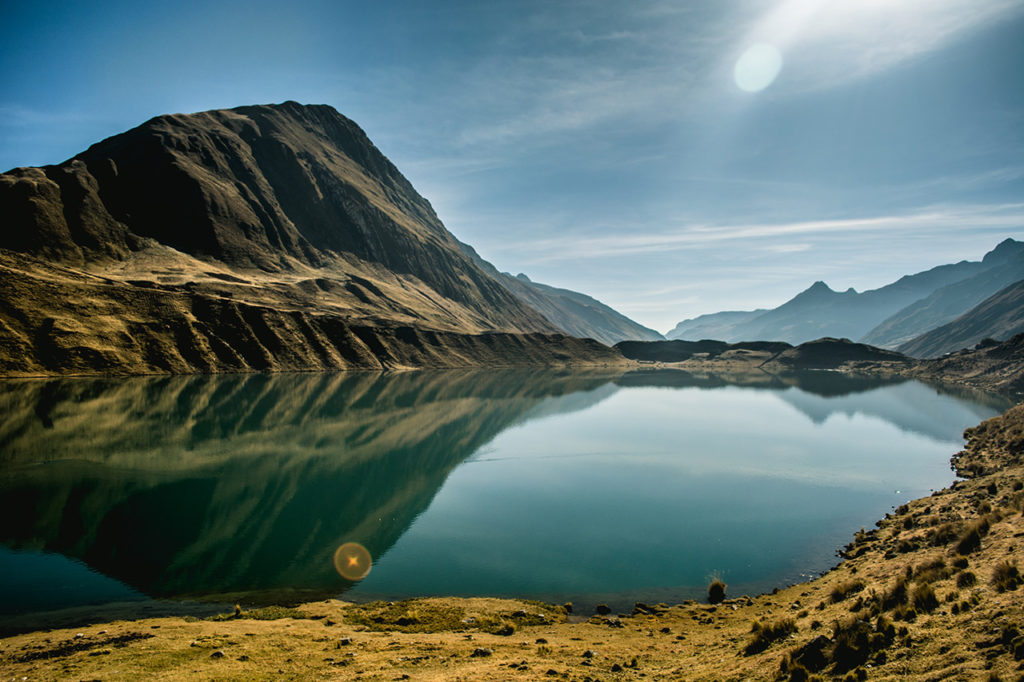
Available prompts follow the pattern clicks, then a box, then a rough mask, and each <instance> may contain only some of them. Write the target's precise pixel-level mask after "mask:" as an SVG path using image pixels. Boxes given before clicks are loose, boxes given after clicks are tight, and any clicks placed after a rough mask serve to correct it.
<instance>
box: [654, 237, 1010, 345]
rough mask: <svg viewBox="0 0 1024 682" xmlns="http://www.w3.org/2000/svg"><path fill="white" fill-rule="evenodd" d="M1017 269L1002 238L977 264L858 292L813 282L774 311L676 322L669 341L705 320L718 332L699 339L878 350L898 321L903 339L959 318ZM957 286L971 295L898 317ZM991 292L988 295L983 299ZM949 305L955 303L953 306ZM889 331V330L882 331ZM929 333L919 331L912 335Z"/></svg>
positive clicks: (939, 269) (921, 274)
mask: <svg viewBox="0 0 1024 682" xmlns="http://www.w3.org/2000/svg"><path fill="white" fill-rule="evenodd" d="M1017 269H1024V243H1021V242H1017V241H1014V240H1012V239H1007V240H1005V241H1004V242H1002V243H1001V244H999V245H998V246H997V247H996V248H995V249H994V250H993V251H991V252H989V253H988V254H986V256H985V258H984V259H983V260H982V261H981V262H971V261H961V262H959V263H953V264H949V265H940V266H938V267H935V268H932V269H930V270H926V271H924V272H919V273H917V274H914V275H907V276H904V277H901V278H900V279H899V280H897V281H896V282H893V283H892V284H888V285H886V286H884V287H880V288H878V289H873V290H870V291H865V292H862V293H858V292H857V291H855V290H854V289H847V290H846V291H843V292H838V291H833V290H832V289H831V288H830V287H829V286H828V285H827V284H825V283H824V282H821V281H818V282H815V283H814V284H813V285H811V286H810V287H809V288H808V289H806V290H805V291H803V292H801V293H799V294H797V295H796V296H795V297H793V298H792V299H790V300H789V301H787V302H786V303H783V304H782V305H781V306H779V307H778V308H774V309H772V310H768V311H764V312H761V313H760V314H756V313H757V311H751V312H727V313H716V314H713V315H705V316H702V317H701V318H695V320H692V321H690V324H686V323H680V325H679V326H677V328H676V329H675V330H673V331H672V332H670V333H669V336H670V337H672V338H681V337H682V336H686V335H689V334H692V333H693V332H694V331H697V330H699V331H702V332H703V331H706V330H707V329H706V326H705V327H704V328H700V327H696V325H695V324H693V323H695V322H697V321H704V324H705V325H711V324H713V325H715V326H716V329H715V331H717V332H718V333H717V334H715V335H706V336H705V335H702V336H701V338H707V337H708V336H713V337H714V338H719V339H721V340H723V341H728V342H738V341H750V340H771V341H786V342H788V343H791V344H799V343H803V342H805V341H809V340H813V339H818V338H822V337H826V336H828V337H836V338H849V339H861V340H864V341H865V342H867V340H868V339H875V340H874V341H872V344H873V345H881V343H882V341H884V339H886V338H889V336H890V335H891V334H892V333H894V329H895V327H896V326H897V325H898V324H899V322H898V320H905V321H906V325H905V326H904V327H901V331H899V332H898V333H900V334H905V333H907V330H908V329H911V328H913V327H914V326H915V325H929V324H932V323H933V322H934V321H935V320H936V319H939V318H938V315H939V312H938V310H939V308H940V307H941V308H943V309H945V308H947V307H948V308H949V309H956V308H957V306H966V307H964V308H961V309H960V310H959V312H958V313H957V314H961V313H963V312H965V311H966V310H967V309H969V308H970V304H971V301H973V300H974V297H976V296H977V295H978V293H980V292H983V291H988V290H989V289H990V288H991V287H992V286H993V285H994V284H995V283H998V282H1004V280H1005V279H1006V278H1007V277H1010V278H1012V279H1010V281H1016V280H1017V279H1020V278H1021V277H1020V276H1015V274H1014V273H1015V272H1016V271H1017ZM962 283H966V284H965V288H966V289H967V290H968V291H970V292H972V293H971V294H970V295H968V296H963V295H961V296H960V297H959V298H958V297H957V296H956V295H951V294H949V293H947V294H943V295H942V296H940V298H941V300H942V301H943V303H942V304H941V306H936V307H935V309H934V310H933V311H932V313H929V314H926V315H919V316H918V317H916V318H913V319H910V318H909V317H906V318H905V317H903V316H902V315H901V313H903V312H904V311H906V313H907V314H908V315H909V314H911V313H913V311H914V310H915V308H914V306H915V305H917V304H919V303H921V304H923V302H924V301H925V300H926V299H927V298H928V297H929V296H931V295H933V294H935V293H937V291H938V290H943V289H944V288H945V289H948V291H949V292H956V291H957V290H958V289H957V288H958V287H959V286H960V284H962ZM1002 286H1005V283H1003V284H1002ZM996 290H998V288H997V289H996ZM991 293H992V291H989V294H988V295H990V294H991ZM982 298H984V296H982ZM954 300H957V301H959V302H958V303H954ZM943 314H948V313H943ZM954 317H955V315H954ZM897 318H898V319H897ZM889 327H893V328H894V329H893V330H889V331H886V330H887V329H888V328H889ZM930 328H931V327H929V326H924V327H920V328H919V329H918V331H917V332H916V334H920V333H922V332H924V331H927V330H928V329H930ZM916 334H915V335H916Z"/></svg>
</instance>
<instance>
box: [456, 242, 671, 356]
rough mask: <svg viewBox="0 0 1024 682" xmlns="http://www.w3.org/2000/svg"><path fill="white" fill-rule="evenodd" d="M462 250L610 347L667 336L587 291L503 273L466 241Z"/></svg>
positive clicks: (557, 318)
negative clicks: (564, 287) (586, 292)
mask: <svg viewBox="0 0 1024 682" xmlns="http://www.w3.org/2000/svg"><path fill="white" fill-rule="evenodd" d="M462 249H463V251H464V252H465V253H466V255H468V256H469V257H470V259H472V260H473V261H474V262H475V263H476V264H477V265H478V266H479V267H480V268H481V269H482V270H483V271H484V272H486V273H487V274H489V275H490V276H491V277H493V278H494V279H495V280H497V281H498V283H499V284H501V285H502V286H503V287H505V288H506V289H507V290H508V291H510V292H511V293H512V294H513V295H514V296H516V298H518V299H519V300H520V301H522V302H523V303H525V304H526V305H527V306H529V307H530V308H533V309H534V310H536V311H537V312H539V313H540V314H541V315H543V316H544V317H545V318H547V320H548V321H549V322H551V323H553V324H554V325H555V326H556V327H558V328H559V329H561V330H562V331H565V332H567V333H569V334H571V335H573V336H578V337H580V338H584V339H595V340H597V341H600V342H602V343H605V344H608V345H609V346H613V345H615V344H616V343H618V342H619V341H662V340H664V338H665V337H663V336H662V335H661V334H659V333H658V332H656V331H654V330H653V329H648V328H647V327H644V326H643V325H641V324H639V323H637V322H634V321H633V320H631V319H629V318H628V317H626V316H625V315H623V314H622V313H620V312H618V311H617V310H614V309H613V308H610V307H609V306H607V305H605V304H604V303H601V302H600V301H598V300H597V299H595V298H592V297H590V296H587V295H586V294H581V293H579V292H577V291H572V290H570V289H559V288H558V287H553V286H549V285H547V284H541V283H539V282H534V281H532V280H530V278H529V277H527V276H526V275H524V274H522V273H520V274H518V275H516V276H515V277H513V276H512V275H510V274H509V273H507V272H499V271H498V269H497V268H495V267H494V266H493V265H491V264H490V263H488V262H487V261H485V260H484V259H483V258H481V257H480V255H479V254H478V253H477V252H476V251H475V250H474V249H473V247H471V246H469V245H468V244H462Z"/></svg>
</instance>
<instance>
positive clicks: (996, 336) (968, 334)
mask: <svg viewBox="0 0 1024 682" xmlns="http://www.w3.org/2000/svg"><path fill="white" fill-rule="evenodd" d="M1020 333H1024V281H1019V282H1016V283H1014V284H1012V285H1010V286H1008V287H1006V288H1005V289H1003V290H1001V291H999V292H997V293H996V294H994V295H993V296H990V297H989V298H987V299H985V300H984V301H982V302H981V303H980V304H978V305H977V306H975V307H974V308H971V309H970V310H969V311H967V312H966V313H964V314H963V315H961V316H960V317H958V318H956V319H955V320H953V321H952V322H949V323H948V324H944V325H942V326H941V327H937V328H935V329H933V330H931V331H929V332H926V333H924V334H922V335H921V336H918V337H917V338H915V339H913V340H911V341H909V342H907V343H905V344H903V345H902V346H900V347H899V351H900V352H901V353H906V354H907V355H913V356H914V357H919V358H935V357H939V356H940V355H944V354H946V353H952V352H954V351H957V350H960V349H962V348H969V347H973V346H975V345H976V344H978V343H980V342H982V341H984V340H985V339H992V340H995V341H1004V340H1006V339H1008V338H1010V337H1011V336H1015V335H1017V334H1020Z"/></svg>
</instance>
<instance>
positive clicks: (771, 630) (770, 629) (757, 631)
mask: <svg viewBox="0 0 1024 682" xmlns="http://www.w3.org/2000/svg"><path fill="white" fill-rule="evenodd" d="M751 632H753V633H754V637H753V638H752V639H751V640H750V641H749V642H747V645H746V646H745V647H744V648H743V654H744V655H745V656H753V655H754V654H759V653H761V652H762V651H764V650H765V649H767V648H768V647H770V646H771V645H772V644H773V643H775V642H777V641H779V640H780V639H785V638H786V637H788V636H789V635H790V634H792V633H794V632H796V621H794V620H793V619H792V618H783V619H782V620H779V621H777V622H775V623H772V624H771V625H762V624H761V623H759V622H755V623H754V624H753V625H752V626H751Z"/></svg>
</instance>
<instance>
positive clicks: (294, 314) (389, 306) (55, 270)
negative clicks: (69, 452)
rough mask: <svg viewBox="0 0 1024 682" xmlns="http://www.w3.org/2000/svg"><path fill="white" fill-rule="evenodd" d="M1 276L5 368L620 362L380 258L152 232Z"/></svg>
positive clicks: (69, 370) (10, 263)
mask: <svg viewBox="0 0 1024 682" xmlns="http://www.w3.org/2000/svg"><path fill="white" fill-rule="evenodd" d="M364 272H365V271H364ZM371 276H372V277H373V279H370V277H371ZM0 279H2V280H3V282H4V286H3V287H2V288H0V375H6V376H26V375H53V374H154V373H156V374H163V373H190V372H239V371H289V370H291V371H311V370H312V371H316V370H339V369H384V368H402V367H467V366H486V367H513V366H523V365H567V364H576V365H588V364H590V365H594V364H596V365H609V364H612V365H614V364H624V363H625V360H624V359H623V358H622V357H621V355H619V354H618V353H617V352H616V351H614V350H612V349H610V348H607V347H606V346H604V345H602V344H600V343H597V342H596V341H591V340H586V339H577V338H574V337H570V336H566V335H563V334H556V333H542V332H531V333H522V332H516V331H515V330H513V331H496V330H488V328H487V324H486V322H485V321H484V320H483V318H482V317H481V316H480V315H479V314H477V313H474V312H473V311H472V310H470V309H468V308H465V307H463V306H459V305H458V304H456V303H454V302H452V301H446V302H445V304H444V305H441V304H440V303H438V302H437V301H436V300H433V299H432V298H431V293H430V290H429V289H427V288H426V287H425V286H423V285H422V283H420V284H419V285H418V286H417V285H415V282H412V280H410V278H408V277H401V276H398V275H396V274H394V273H391V272H388V271H387V270H385V269H382V268H381V269H378V270H377V272H376V273H375V274H374V275H367V276H366V277H359V276H356V275H354V274H352V273H351V272H349V273H348V274H346V275H344V276H339V275H338V274H337V273H336V272H333V271H331V272H321V271H315V270H298V271H289V272H279V273H266V272H262V271H259V270H239V269H228V268H225V267H223V266H219V265H216V264H210V263H203V262H201V261H198V260H196V259H194V258H191V257H188V256H185V255H183V254H175V253H173V252H171V251H170V250H168V249H166V248H164V247H159V246H156V247H152V248H150V249H147V250H146V251H144V252H141V253H138V254H134V255H133V256H132V257H131V258H129V259H126V260H125V261H118V262H116V263H109V264H108V265H107V266H105V267H104V268H99V267H93V268H92V269H91V271H89V270H84V269H80V268H75V267H71V266H63V265H58V264H53V263H46V262H44V261H41V260H38V259H35V258H32V257H30V256H24V255H21V254H16V253H13V252H2V251H0ZM435 296H436V294H435ZM357 299H361V300H365V301H366V302H365V303H361V302H360V300H357ZM402 311H405V312H402Z"/></svg>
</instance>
